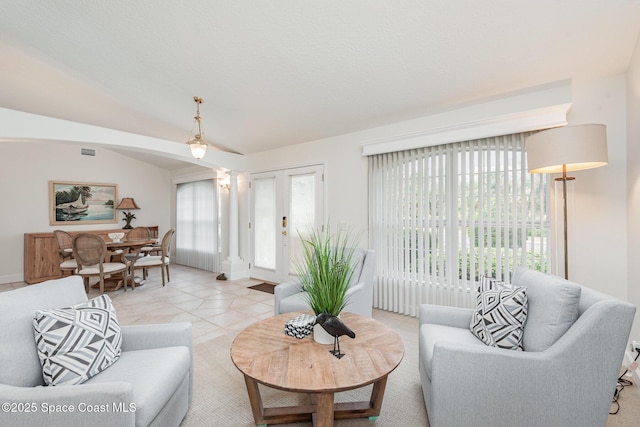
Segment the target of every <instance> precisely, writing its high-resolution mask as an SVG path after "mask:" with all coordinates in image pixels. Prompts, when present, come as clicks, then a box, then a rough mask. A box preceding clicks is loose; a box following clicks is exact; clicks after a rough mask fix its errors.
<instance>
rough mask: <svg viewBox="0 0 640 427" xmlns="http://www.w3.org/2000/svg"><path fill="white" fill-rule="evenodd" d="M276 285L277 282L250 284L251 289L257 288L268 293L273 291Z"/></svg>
mask: <svg viewBox="0 0 640 427" xmlns="http://www.w3.org/2000/svg"><path fill="white" fill-rule="evenodd" d="M275 287H276V284H275V283H267V282H263V283H258V284H257V285H253V286H249V289H255V290H256V291H261V292H266V293H268V294H272V293H273V288H275Z"/></svg>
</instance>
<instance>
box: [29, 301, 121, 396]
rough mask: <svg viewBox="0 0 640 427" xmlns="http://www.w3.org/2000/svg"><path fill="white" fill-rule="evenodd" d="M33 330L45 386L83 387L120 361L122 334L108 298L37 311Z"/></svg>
mask: <svg viewBox="0 0 640 427" xmlns="http://www.w3.org/2000/svg"><path fill="white" fill-rule="evenodd" d="M33 330H34V334H35V339H36V344H37V346H38V356H39V358H40V364H41V365H42V376H43V378H44V381H45V383H46V384H47V385H71V384H82V383H83V382H85V381H87V380H88V379H89V378H91V377H93V376H95V375H96V374H98V373H99V372H102V371H103V370H105V369H106V368H108V367H109V366H111V365H112V364H113V363H114V362H115V361H116V360H118V359H119V358H120V354H121V345H122V333H121V331H120V325H119V324H118V319H117V318H116V312H115V309H114V308H113V305H112V304H111V298H109V296H108V295H100V296H99V297H97V298H94V299H92V300H89V301H87V302H86V303H82V304H78V305H74V306H72V307H67V308H59V309H50V310H38V311H36V313H35V314H34V316H33Z"/></svg>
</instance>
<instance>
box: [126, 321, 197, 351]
mask: <svg viewBox="0 0 640 427" xmlns="http://www.w3.org/2000/svg"><path fill="white" fill-rule="evenodd" d="M121 329H122V351H132V350H147V349H150V348H162V347H175V346H185V347H189V351H191V323H189V322H176V323H164V324H159V325H127V326H122V328H121Z"/></svg>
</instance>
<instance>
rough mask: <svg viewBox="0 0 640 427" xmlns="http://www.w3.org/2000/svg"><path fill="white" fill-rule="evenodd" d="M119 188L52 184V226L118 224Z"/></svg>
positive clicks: (50, 207) (66, 183)
mask: <svg viewBox="0 0 640 427" xmlns="http://www.w3.org/2000/svg"><path fill="white" fill-rule="evenodd" d="M117 203H118V185H117V184H101V183H89V182H72V181H71V182H70V181H49V225H74V224H75V225H80V224H116V223H117V222H118V217H117V211H116V206H117Z"/></svg>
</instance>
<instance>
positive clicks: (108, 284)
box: [104, 239, 158, 291]
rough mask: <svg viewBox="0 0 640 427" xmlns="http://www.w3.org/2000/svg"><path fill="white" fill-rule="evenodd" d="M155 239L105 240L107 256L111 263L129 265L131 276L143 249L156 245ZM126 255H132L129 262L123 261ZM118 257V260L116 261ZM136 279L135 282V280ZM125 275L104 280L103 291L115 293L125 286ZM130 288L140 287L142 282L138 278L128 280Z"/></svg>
mask: <svg viewBox="0 0 640 427" xmlns="http://www.w3.org/2000/svg"><path fill="white" fill-rule="evenodd" d="M157 242H158V240H157V239H132V240H116V241H114V240H105V244H106V246H107V256H108V257H109V258H110V260H111V261H112V262H122V263H123V264H127V262H129V263H130V267H129V271H131V272H132V273H131V274H133V271H135V270H134V266H135V263H136V261H137V260H138V258H139V257H140V253H141V250H142V248H143V247H145V246H151V245H153V244H155V243H157ZM126 254H133V255H134V257H133V258H130V259H129V260H127V259H125V255H126ZM118 257H119V258H120V259H119V260H118ZM136 279H137V280H136ZM125 280H126V275H125V274H124V273H117V274H114V275H112V277H109V278H107V279H105V283H104V286H105V290H108V291H117V290H118V289H120V288H121V287H123V286H124V285H125ZM130 280H131V282H130V284H131V287H132V288H134V287H136V286H140V285H142V284H143V283H144V282H143V280H141V279H140V278H134V277H131V278H130Z"/></svg>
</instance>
